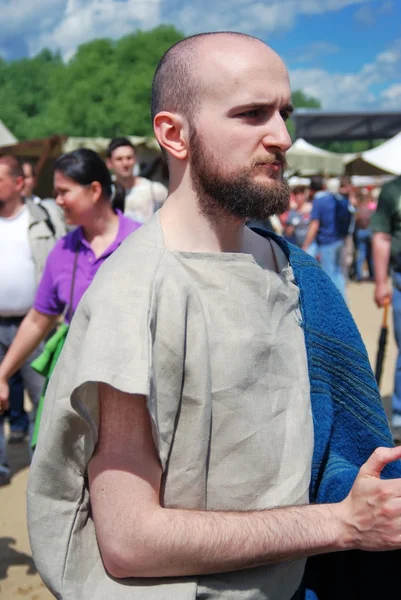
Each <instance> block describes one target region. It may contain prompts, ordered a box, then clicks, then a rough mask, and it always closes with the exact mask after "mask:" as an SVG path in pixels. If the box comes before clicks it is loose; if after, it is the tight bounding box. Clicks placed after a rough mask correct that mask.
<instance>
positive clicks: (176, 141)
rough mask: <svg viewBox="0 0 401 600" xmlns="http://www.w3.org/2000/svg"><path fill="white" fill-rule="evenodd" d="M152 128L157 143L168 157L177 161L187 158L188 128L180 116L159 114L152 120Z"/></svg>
mask: <svg viewBox="0 0 401 600" xmlns="http://www.w3.org/2000/svg"><path fill="white" fill-rule="evenodd" d="M153 128H154V132H155V136H156V139H157V141H158V142H159V144H160V146H162V148H164V149H165V150H166V152H168V154H169V155H171V156H174V158H177V159H178V160H185V159H186V158H187V157H188V128H187V127H186V123H185V121H184V119H183V118H182V117H181V116H180V115H177V114H175V113H170V112H167V111H164V112H160V113H158V114H157V115H156V116H155V118H154V121H153Z"/></svg>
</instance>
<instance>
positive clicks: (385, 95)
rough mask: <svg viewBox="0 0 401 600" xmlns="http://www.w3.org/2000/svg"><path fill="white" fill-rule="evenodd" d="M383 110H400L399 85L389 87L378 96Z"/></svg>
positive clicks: (400, 84)
mask: <svg viewBox="0 0 401 600" xmlns="http://www.w3.org/2000/svg"><path fill="white" fill-rule="evenodd" d="M380 98H381V101H382V106H383V108H387V109H390V110H401V83H395V84H393V85H390V87H388V88H387V89H385V90H383V91H382V93H381V94H380Z"/></svg>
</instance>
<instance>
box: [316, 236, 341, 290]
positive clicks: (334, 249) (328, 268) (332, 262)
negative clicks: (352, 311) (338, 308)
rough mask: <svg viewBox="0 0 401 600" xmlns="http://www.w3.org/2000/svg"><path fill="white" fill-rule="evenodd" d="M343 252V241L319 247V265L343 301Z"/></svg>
mask: <svg viewBox="0 0 401 600" xmlns="http://www.w3.org/2000/svg"><path fill="white" fill-rule="evenodd" d="M343 251H344V240H338V241H337V242H333V243H332V244H322V245H320V246H319V254H320V264H321V265H322V268H323V270H324V271H325V272H326V273H327V275H328V276H329V277H330V279H331V280H332V282H333V283H334V285H335V286H336V288H337V289H338V290H339V291H340V292H341V295H342V297H343V298H344V300H345V299H346V296H345V274H344V261H343Z"/></svg>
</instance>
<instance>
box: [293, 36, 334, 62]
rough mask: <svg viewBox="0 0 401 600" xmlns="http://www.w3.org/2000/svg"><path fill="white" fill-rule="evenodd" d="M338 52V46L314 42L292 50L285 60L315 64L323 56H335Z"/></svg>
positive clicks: (324, 42)
mask: <svg viewBox="0 0 401 600" xmlns="http://www.w3.org/2000/svg"><path fill="white" fill-rule="evenodd" d="M339 51H340V46H337V44H332V43H330V42H326V41H319V40H317V41H315V42H310V43H309V44H305V45H303V46H298V47H296V48H295V49H294V50H292V51H291V52H290V53H289V54H288V55H287V59H288V60H289V61H291V62H296V63H300V62H312V63H313V62H316V61H317V60H319V58H321V57H322V56H323V55H325V54H336V53H337V52H339Z"/></svg>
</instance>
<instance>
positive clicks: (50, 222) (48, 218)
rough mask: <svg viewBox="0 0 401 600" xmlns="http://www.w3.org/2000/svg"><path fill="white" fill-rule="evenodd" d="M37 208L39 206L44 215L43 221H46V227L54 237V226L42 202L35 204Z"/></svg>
mask: <svg viewBox="0 0 401 600" xmlns="http://www.w3.org/2000/svg"><path fill="white" fill-rule="evenodd" d="M37 206H39V207H40V208H41V209H42V211H43V212H44V213H45V220H46V225H47V226H48V228H49V229H50V231H51V232H52V235H54V236H55V235H56V228H55V226H54V223H53V221H52V219H51V216H50V213H49V211H48V210H47V208H46V207H45V206H44V204H42V202H39V203H38V204H37Z"/></svg>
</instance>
